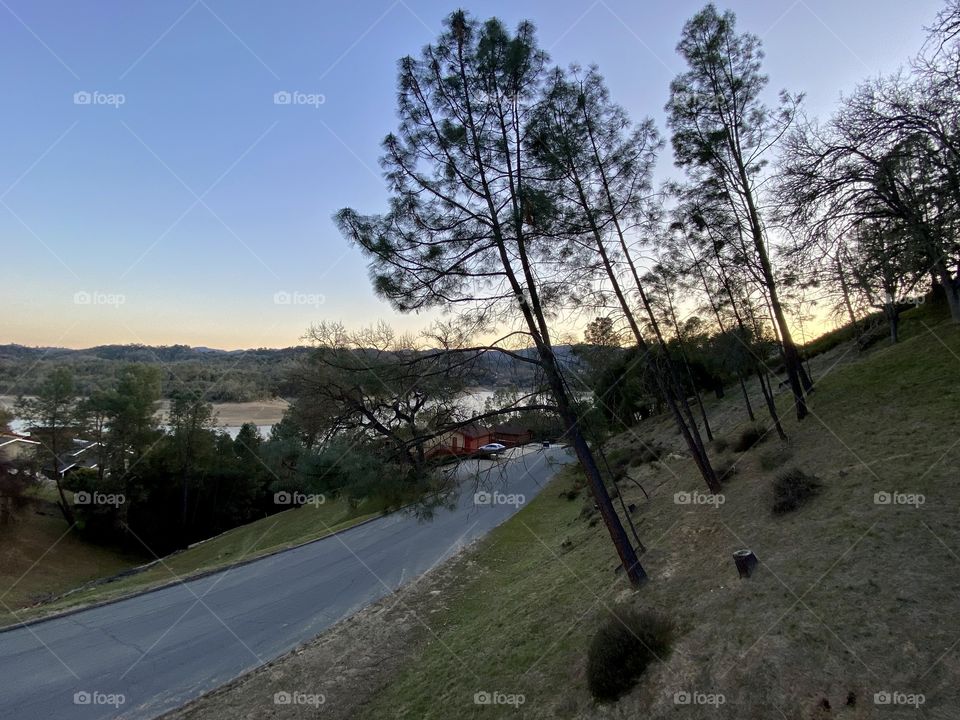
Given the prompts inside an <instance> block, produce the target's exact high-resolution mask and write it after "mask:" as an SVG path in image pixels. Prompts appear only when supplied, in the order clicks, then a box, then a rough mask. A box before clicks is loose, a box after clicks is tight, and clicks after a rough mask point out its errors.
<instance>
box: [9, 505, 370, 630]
mask: <svg viewBox="0 0 960 720" xmlns="http://www.w3.org/2000/svg"><path fill="white" fill-rule="evenodd" d="M37 509H42V510H43V512H44V513H45V514H44V515H38V514H36V512H35V511H36V510H37ZM376 514H377V513H376V512H370V511H369V510H366V509H365V508H364V507H363V506H362V505H361V506H360V507H359V508H357V509H351V508H350V507H348V506H347V505H346V504H345V503H341V502H329V503H326V504H323V505H318V506H313V505H305V506H303V507H301V508H296V509H292V510H287V511H284V512H281V513H278V514H276V515H271V516H270V517H266V518H263V519H262V520H257V521H256V522H252V523H249V524H247V525H243V526H241V527H238V528H234V529H233V530H230V531H229V532H226V533H224V534H222V535H218V536H217V537H214V538H211V539H210V540H207V541H205V542H203V543H199V544H197V545H195V546H193V547H192V548H190V549H188V550H184V551H183V552H179V553H175V554H173V555H169V556H167V557H165V558H163V559H162V561H160V562H155V563H154V564H153V565H151V566H150V567H148V568H146V569H144V570H142V571H141V572H136V573H135V574H124V573H128V572H129V571H131V570H132V569H133V568H135V567H137V566H141V565H143V564H144V563H147V562H149V561H152V560H154V558H152V557H147V558H144V557H139V556H133V555H130V554H124V553H118V552H116V551H114V550H111V549H110V548H105V547H102V546H98V545H93V544H91V543H87V542H85V541H84V540H82V539H81V538H80V537H79V536H78V535H77V534H76V533H73V532H67V530H68V528H67V525H66V523H65V522H64V521H63V518H62V517H60V515H59V514H58V512H57V510H56V508H55V507H53V505H52V503H44V502H43V501H42V500H40V499H38V501H37V503H35V505H34V506H33V507H30V508H27V509H25V510H24V512H22V513H20V514H19V515H18V521H17V522H16V524H15V525H13V526H11V527H10V528H8V529H5V530H0V588H3V589H5V590H7V592H6V594H5V595H0V600H2V603H0V627H2V626H4V625H9V624H11V623H15V622H16V621H17V620H18V619H21V620H22V619H27V618H32V617H37V616H39V615H44V614H48V613H51V612H56V611H60V610H64V609H67V608H70V607H75V606H78V605H83V604H87V603H91V602H99V601H102V600H106V599H110V598H114V597H119V596H121V595H125V594H127V593H130V592H135V591H138V590H143V589H147V588H150V587H156V586H158V585H164V584H167V583H170V582H176V581H178V580H179V579H183V578H187V577H190V576H192V575H196V574H197V573H202V572H206V571H209V570H212V569H215V568H218V567H223V566H226V565H231V564H233V563H236V562H239V561H241V560H249V559H251V558H255V557H259V556H262V555H267V554H269V553H273V552H277V551H278V550H282V549H284V548H287V547H291V546H293V545H299V544H301V543H304V542H308V541H310V540H315V539H317V538H320V537H323V536H324V535H327V534H329V533H330V532H334V531H336V530H341V529H343V528H346V527H350V526H351V525H354V524H356V523H358V522H361V521H363V520H365V519H367V518H368V517H373V516H374V515H376ZM85 583H86V584H85ZM68 591H69V594H65V593H68ZM37 603H41V604H37Z"/></svg>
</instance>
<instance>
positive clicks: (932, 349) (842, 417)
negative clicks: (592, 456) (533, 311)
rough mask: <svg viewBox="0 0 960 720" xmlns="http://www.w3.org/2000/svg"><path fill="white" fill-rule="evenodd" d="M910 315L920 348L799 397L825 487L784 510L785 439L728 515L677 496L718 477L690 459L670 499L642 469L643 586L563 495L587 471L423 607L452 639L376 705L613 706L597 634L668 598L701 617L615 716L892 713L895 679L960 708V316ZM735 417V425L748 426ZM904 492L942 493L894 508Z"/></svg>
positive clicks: (560, 481) (855, 369)
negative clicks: (503, 700) (878, 700)
mask: <svg viewBox="0 0 960 720" xmlns="http://www.w3.org/2000/svg"><path fill="white" fill-rule="evenodd" d="M910 315H911V317H908V318H906V319H905V322H904V327H903V330H904V339H903V341H902V342H901V343H900V344H899V345H897V346H886V345H882V344H881V345H878V346H876V347H875V349H872V350H871V351H870V352H869V353H867V354H866V355H865V356H863V357H862V358H861V359H859V360H857V361H855V362H851V363H848V364H846V365H842V366H838V367H836V368H835V369H834V370H833V371H832V372H830V373H829V374H827V375H825V376H824V377H822V379H821V380H820V381H819V382H818V388H817V391H816V392H815V393H814V394H813V396H812V397H811V400H810V409H811V411H812V412H811V416H810V417H808V418H807V419H805V420H804V421H802V423H800V422H798V421H797V420H796V419H795V417H794V415H793V414H792V413H791V412H790V404H789V403H790V398H789V397H788V394H786V393H784V394H781V395H780V397H779V398H778V402H779V403H780V407H781V412H782V414H783V418H784V424H785V428H786V431H787V433H788V434H789V436H790V441H789V453H790V466H791V467H796V468H798V469H800V470H802V471H803V472H805V473H808V474H811V475H816V476H817V477H818V478H820V479H821V481H822V483H823V488H822V491H821V493H820V494H819V495H818V496H816V497H814V498H812V499H811V500H809V501H808V502H807V503H806V504H804V505H803V506H802V507H801V508H799V509H798V510H796V511H795V512H793V513H790V514H788V515H783V516H775V515H774V513H773V511H772V507H773V487H772V482H773V479H774V477H775V475H776V474H777V473H778V472H782V469H778V468H774V467H770V465H771V463H769V462H767V463H766V465H767V468H765V467H764V464H763V463H762V462H761V454H762V453H764V452H770V450H771V448H772V447H773V445H774V444H777V443H778V441H777V440H776V438H773V439H771V440H769V441H768V442H767V443H765V444H764V445H761V446H758V447H756V448H754V449H752V450H749V451H747V452H746V453H745V454H744V455H743V456H742V457H740V458H739V459H738V461H737V469H738V472H737V475H736V476H735V478H734V479H733V480H731V481H730V483H729V484H728V485H727V486H726V488H725V502H724V504H723V505H721V506H720V507H719V508H718V509H715V508H713V507H711V506H709V505H702V506H694V505H677V504H675V503H674V501H673V497H674V493H676V492H678V491H681V490H685V491H694V490H695V491H702V490H703V489H704V488H702V482H701V481H700V480H699V478H698V477H697V476H696V474H695V471H694V469H693V467H692V463H690V462H689V461H687V460H679V459H676V458H674V459H673V460H669V459H668V462H669V468H665V467H663V466H649V465H648V466H645V468H644V473H646V474H645V475H643V478H644V482H645V485H646V487H647V488H648V491H650V492H651V499H650V500H649V501H645V500H644V499H643V496H642V494H641V493H640V492H639V490H635V489H634V488H631V487H630V485H629V484H628V483H623V484H622V489H623V492H624V495H625V499H626V500H627V502H633V503H636V504H637V505H638V507H639V510H638V513H637V515H636V516H635V521H636V522H637V525H638V530H639V533H640V535H641V537H642V538H643V540H644V542H645V543H646V544H647V546H648V548H649V549H648V552H647V553H646V554H644V555H643V556H642V562H643V563H644V565H645V567H646V570H647V572H648V573H649V574H650V582H649V583H647V584H646V585H645V586H644V587H642V588H641V589H640V590H637V591H635V590H632V589H631V588H630V587H629V586H628V585H627V584H626V582H625V581H624V580H623V578H622V576H621V575H615V574H614V572H613V569H614V567H615V566H616V565H617V560H616V557H615V555H614V552H613V548H612V546H611V543H610V540H609V537H608V536H607V534H606V530H605V528H604V526H603V525H602V524H599V525H597V526H595V527H590V526H589V524H588V523H587V522H586V521H585V520H584V519H581V518H579V517H578V516H579V514H580V511H581V509H582V508H583V507H584V497H583V496H581V497H580V498H579V499H576V500H572V501H571V500H567V499H564V498H562V497H560V494H561V492H562V491H564V490H566V489H568V488H569V487H570V486H571V485H572V484H573V483H575V482H576V481H577V477H576V475H577V471H576V469H574V468H571V469H569V470H567V471H565V473H563V474H562V475H561V476H559V477H558V478H556V479H555V480H554V481H553V482H552V483H551V484H550V485H549V486H548V487H547V488H546V489H545V490H544V491H543V492H542V493H541V494H540V495H539V496H538V497H537V498H536V499H535V500H534V501H532V502H531V503H530V504H529V505H528V506H527V507H526V508H524V509H523V510H522V511H521V512H520V513H518V514H517V515H516V516H515V517H514V518H513V519H511V520H510V521H508V522H507V523H505V524H504V525H502V526H501V527H499V528H498V529H496V530H495V531H494V532H492V533H491V534H490V535H489V536H488V537H487V538H486V539H485V540H484V541H483V542H482V543H481V544H480V545H479V547H478V549H477V550H476V551H475V552H474V553H472V554H471V555H470V556H469V559H468V560H464V561H462V562H464V563H465V567H466V566H469V568H470V572H464V573H463V574H462V575H461V580H462V582H459V583H457V584H455V585H454V586H453V587H451V588H449V590H446V589H445V590H444V593H443V595H444V598H445V602H444V603H443V604H442V606H440V607H437V608H423V609H421V610H420V611H421V617H422V618H423V621H424V622H426V623H427V624H428V625H429V628H430V632H429V633H424V639H423V641H422V642H420V643H419V644H418V645H417V646H416V647H415V648H414V649H412V650H411V651H410V656H409V657H408V658H407V659H406V661H405V662H404V663H403V665H402V667H403V669H402V670H401V671H399V672H398V673H397V674H395V675H394V676H393V677H391V678H390V680H389V682H388V683H387V685H386V687H385V688H384V689H383V690H381V691H379V692H378V693H376V694H375V695H374V696H373V698H372V699H371V700H370V702H369V704H368V705H367V706H366V707H365V712H364V713H363V717H370V718H379V717H400V718H447V717H518V716H523V717H525V718H554V717H558V718H588V717H596V716H597V715H598V713H599V712H600V711H599V710H598V708H597V706H596V705H595V704H594V701H593V700H592V698H591V697H590V695H589V693H588V691H587V687H586V686H587V683H586V677H585V668H586V654H587V648H588V646H589V644H590V640H591V638H592V636H593V634H594V633H595V632H596V629H597V627H598V626H599V624H600V622H601V620H602V618H603V615H604V613H605V612H606V608H608V607H612V606H614V605H616V604H619V603H625V604H627V605H633V606H635V607H636V608H638V609H653V610H657V611H659V612H662V613H665V614H666V615H668V616H669V617H670V618H672V619H673V620H674V621H675V622H676V623H677V625H678V627H679V631H678V633H677V638H676V640H675V645H674V650H673V652H672V653H671V654H670V656H669V657H668V658H665V661H664V662H663V663H655V664H654V665H653V666H651V667H650V668H649V669H648V670H647V672H646V673H645V674H644V676H643V677H642V678H641V679H640V682H639V684H638V685H637V686H636V688H635V689H634V690H633V691H632V692H630V693H629V694H627V695H626V696H625V697H623V698H622V699H621V700H620V701H619V702H618V703H617V704H616V706H615V710H613V711H612V712H613V714H612V715H610V716H611V717H643V718H673V717H684V718H703V719H706V718H716V717H743V718H748V717H757V718H760V717H763V718H766V717H781V716H783V717H787V718H791V719H792V718H814V717H820V715H818V714H817V713H818V712H820V711H819V710H818V709H817V708H818V707H819V706H820V704H821V703H822V701H824V700H826V701H827V702H828V703H829V704H830V705H831V706H832V707H833V708H834V709H835V711H836V710H839V711H840V712H839V713H838V714H837V716H838V717H841V716H842V717H850V718H859V717H873V714H871V713H872V712H873V711H875V710H876V707H875V706H874V705H873V695H874V693H877V692H883V691H890V692H893V691H899V692H912V693H923V694H925V696H926V698H927V701H926V705H925V708H924V710H925V711H927V712H934V713H935V714H936V713H939V714H937V716H938V717H958V716H960V691H958V689H957V686H956V683H955V675H954V673H955V671H956V668H957V667H958V665H957V664H958V662H960V651H958V650H957V647H955V646H954V643H955V642H956V640H957V631H956V621H955V619H956V617H957V616H958V615H960V518H958V516H957V511H956V508H957V507H958V506H960V482H958V480H960V478H958V476H957V467H958V463H960V444H958V443H957V440H958V438H960V414H958V408H960V402H958V400H960V329H958V328H957V327H956V326H955V325H952V324H950V323H943V322H940V317H941V316H938V315H937V314H936V313H933V312H930V311H929V310H927V309H925V308H918V311H916V312H914V313H912V314H910ZM854 352H856V351H854ZM823 371H824V368H820V374H821V375H823ZM729 402H736V398H732V397H731V399H729ZM728 415H729V414H728ZM758 417H759V416H758ZM764 421H765V420H764ZM718 425H719V428H718V429H719V431H720V432H721V433H722V434H724V435H725V436H729V437H734V436H735V434H736V433H737V432H738V431H739V430H740V429H741V428H742V427H743V426H744V425H745V423H740V424H738V423H736V422H735V421H733V420H731V421H729V422H728V423H727V424H726V425H722V424H720V423H718ZM636 432H637V433H640V434H641V435H647V434H649V435H651V436H653V435H656V436H658V437H662V436H663V435H664V428H658V427H656V425H655V424H652V425H650V426H649V427H644V426H643V425H641V426H640V427H639V428H637V430H636ZM894 491H898V492H901V493H915V494H917V493H918V494H922V495H923V496H925V499H926V502H925V504H924V505H923V506H922V508H919V509H917V508H914V507H909V506H892V505H883V504H877V503H876V502H875V501H874V495H875V493H878V492H894ZM743 547H749V548H751V549H752V550H754V552H755V553H756V554H757V556H758V557H759V559H760V561H761V563H762V565H761V567H760V569H759V570H758V572H757V573H756V574H755V575H754V577H752V578H751V579H749V580H739V579H738V578H737V573H736V570H735V568H734V564H733V561H732V558H731V554H732V552H733V551H734V550H737V549H740V548H743ZM479 691H488V692H493V691H498V692H502V693H508V694H523V695H524V696H525V702H524V704H523V705H522V707H521V711H520V712H519V713H518V711H517V710H516V709H515V708H514V707H512V706H509V705H501V706H496V705H484V706H480V705H476V704H474V702H473V698H474V694H475V693H477V692H479ZM678 692H689V693H696V692H699V693H722V694H723V695H724V697H725V699H726V704H725V707H722V708H721V709H720V711H719V712H718V710H717V709H716V708H715V707H713V706H710V705H686V706H678V705H676V704H674V702H673V698H674V694H675V693H678ZM850 693H853V695H854V696H855V698H856V700H855V702H856V710H855V711H854V710H853V709H852V708H850V707H849V706H847V705H846V702H847V698H848V697H849V695H850ZM883 709H886V708H881V710H883ZM902 709H903V708H899V710H902ZM910 711H911V712H914V711H913V710H912V709H910ZM604 712H605V714H609V713H610V712H611V711H610V710H607V711H604ZM844 713H846V714H844ZM857 713H860V714H857ZM894 716H897V715H896V714H895V713H894V714H891V717H894ZM831 717H832V715H831Z"/></svg>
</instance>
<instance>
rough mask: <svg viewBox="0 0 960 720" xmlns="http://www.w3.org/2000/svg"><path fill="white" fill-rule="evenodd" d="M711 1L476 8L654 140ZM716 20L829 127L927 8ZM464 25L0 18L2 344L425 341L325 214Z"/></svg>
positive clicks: (286, 16) (18, 6) (437, 9)
mask: <svg viewBox="0 0 960 720" xmlns="http://www.w3.org/2000/svg"><path fill="white" fill-rule="evenodd" d="M702 5H703V3H701V2H693V1H691V2H687V1H686V0H682V1H677V0H673V1H670V2H668V1H666V0H662V1H661V0H640V1H639V2H638V0H603V1H600V2H594V3H592V4H591V2H589V1H583V2H580V1H578V2H557V1H552V2H551V1H542V2H541V1H538V2H518V1H516V0H513V1H511V2H500V1H496V2H484V3H474V4H472V5H470V4H468V5H465V7H466V8H467V9H468V10H470V11H471V12H472V13H474V14H475V15H478V16H481V17H487V16H490V15H497V16H499V17H501V18H502V19H504V20H505V21H507V22H508V23H509V24H511V25H513V24H515V23H516V22H517V21H518V20H520V19H524V18H529V19H531V20H533V21H534V22H535V23H536V25H537V27H538V29H539V35H540V40H541V44H542V45H543V47H545V48H548V49H549V52H550V54H551V57H552V59H553V61H554V62H556V63H560V64H568V63H570V62H579V63H582V64H589V63H597V64H598V65H599V66H600V68H601V70H602V72H603V73H604V75H605V76H606V78H607V80H608V83H609V85H610V87H611V90H612V93H613V96H614V98H615V99H616V100H617V101H618V102H620V103H621V104H623V105H624V106H625V107H626V108H627V109H628V110H629V111H630V112H631V114H632V115H633V116H634V117H636V118H639V117H642V116H645V115H650V116H653V117H654V118H655V119H657V121H658V122H659V123H660V125H661V128H662V127H663V112H662V108H663V105H664V103H665V102H666V99H667V92H668V84H669V81H670V79H671V78H672V77H673V76H674V75H675V74H676V73H677V72H679V71H680V70H681V69H682V66H681V63H680V61H679V59H678V57H677V56H676V54H675V52H674V46H675V45H676V42H677V39H678V37H679V33H680V29H681V27H682V25H683V22H684V20H685V19H686V18H688V17H689V16H691V15H692V14H693V13H695V12H696V11H697V10H698V9H700V7H702ZM720 5H721V6H722V7H730V8H731V9H733V10H734V11H735V12H737V14H738V18H739V24H740V27H741V29H748V30H750V31H751V32H754V33H756V34H758V35H760V36H761V37H762V38H763V40H764V44H765V49H766V53H767V61H766V65H765V68H766V71H767V72H768V74H769V75H770V77H771V90H772V91H775V90H778V89H780V88H787V89H790V90H792V91H802V92H805V93H806V94H807V110H808V112H809V113H811V114H813V115H824V114H827V113H829V112H830V110H831V108H832V107H833V104H834V103H835V101H836V100H837V98H838V97H839V96H840V94H841V92H844V91H849V90H850V89H851V88H852V87H853V86H854V85H855V84H856V83H857V82H858V81H859V80H861V79H863V78H865V77H868V76H870V75H876V74H877V73H881V72H889V71H892V70H894V69H896V68H897V67H898V66H899V65H901V64H902V63H903V62H904V61H905V60H906V59H907V58H908V57H909V56H910V55H911V54H912V53H913V52H914V51H915V50H916V49H918V48H919V46H920V44H921V42H922V39H923V31H922V27H923V25H925V24H928V23H929V21H930V20H931V19H932V17H933V16H934V14H935V13H936V11H937V9H938V8H939V6H940V3H939V2H937V1H936V0H912V1H911V2H909V3H906V2H902V0H843V1H842V2H838V1H837V0H797V1H794V0H764V1H763V2H759V1H757V0H750V1H749V2H748V1H746V0H739V1H736V2H730V3H728V4H726V5H723V4H722V3H721V4H720ZM453 7H454V6H453V5H451V4H449V3H445V2H434V1H432V0H430V1H428V2H426V1H424V2H420V1H417V0H402V1H400V0H398V1H396V2H391V1H388V0H383V1H382V2H372V1H368V0H362V1H360V2H353V3H340V2H336V3H334V2H307V1H306V0H296V1H286V0H281V1H279V2H271V3H265V2H253V1H252V0H234V1H231V2H227V1H226V0H197V1H194V0H168V1H165V2H145V1H143V0H112V1H111V2H105V1H102V0H90V1H88V2H83V3H78V2H75V1H73V0H57V1H47V0H2V1H0V28H2V37H3V43H2V47H0V57H2V63H3V67H4V69H5V72H4V73H3V74H2V76H0V98H2V100H0V103H2V105H0V107H2V112H0V137H2V138H3V141H2V142H0V247H2V249H3V252H2V255H0V257H2V263H3V264H2V272H3V276H2V280H3V281H2V283H0V305H2V307H3V308H4V311H3V313H2V315H0V343H2V342H19V343H23V344H28V345H63V346H68V347H86V346H90V345H94V344H103V343H137V342H143V343H148V344H172V343H186V344H190V345H207V346H211V347H223V348H238V347H257V346H286V345H293V344H297V343H298V342H299V338H300V336H301V335H302V334H303V332H304V330H305V329H306V327H307V326H308V325H309V324H310V323H311V322H312V321H316V320H320V319H330V320H343V321H344V322H347V323H350V324H366V323H370V322H373V321H375V320H376V319H379V318H385V319H388V320H390V321H391V322H394V323H395V324H397V325H398V326H401V327H404V328H411V329H412V328H415V327H418V326H420V325H421V324H423V322H424V320H423V318H417V317H415V316H414V317H398V316H396V315H395V314H394V313H393V312H392V311H391V310H390V309H389V308H388V307H387V306H386V305H385V304H384V303H383V302H381V301H379V300H377V299H376V298H375V296H374V295H373V293H372V292H371V291H370V289H369V283H368V281H367V276H366V269H365V267H364V264H363V261H362V258H361V257H360V255H359V253H358V252H357V251H356V250H354V249H351V248H350V247H349V246H347V244H346V243H345V242H344V241H343V240H342V239H341V237H340V236H339V234H338V233H337V231H336V229H335V227H334V226H333V223H332V222H331V220H330V216H331V215H332V213H333V212H335V211H336V210H337V209H338V208H340V207H343V206H353V207H356V208H358V209H360V210H363V211H375V210H378V209H382V208H383V207H384V203H385V193H384V187H383V182H382V180H381V179H380V177H379V167H378V164H377V157H378V154H379V143H380V140H381V139H382V137H383V136H384V135H385V134H386V133H387V132H389V131H390V130H392V129H393V127H394V125H395V112H394V102H395V87H394V79H395V66H396V61H397V59H398V58H400V57H401V56H403V55H405V54H410V53H416V52H417V51H418V50H419V49H420V48H421V47H422V46H423V45H424V44H426V43H427V42H429V41H431V40H432V39H433V37H434V36H435V35H436V33H437V31H438V30H439V27H440V21H441V19H442V18H443V17H444V15H445V14H447V13H448V12H449V11H450V10H452V9H453ZM278 92H290V93H294V92H296V93H300V95H297V96H296V100H295V101H294V102H291V103H290V104H276V103H275V102H274V95H275V93H278ZM76 93H87V95H76ZM75 95H76V98H77V100H78V101H80V102H75ZM84 99H89V102H88V103H85V104H83V103H82V100H84ZM321 101H322V102H321ZM661 169H662V173H663V175H664V176H665V175H666V174H667V173H669V172H671V169H670V160H669V157H665V158H664V159H663V161H662V163H661ZM277 293H285V294H281V295H279V302H278V301H277V299H278V297H277Z"/></svg>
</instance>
